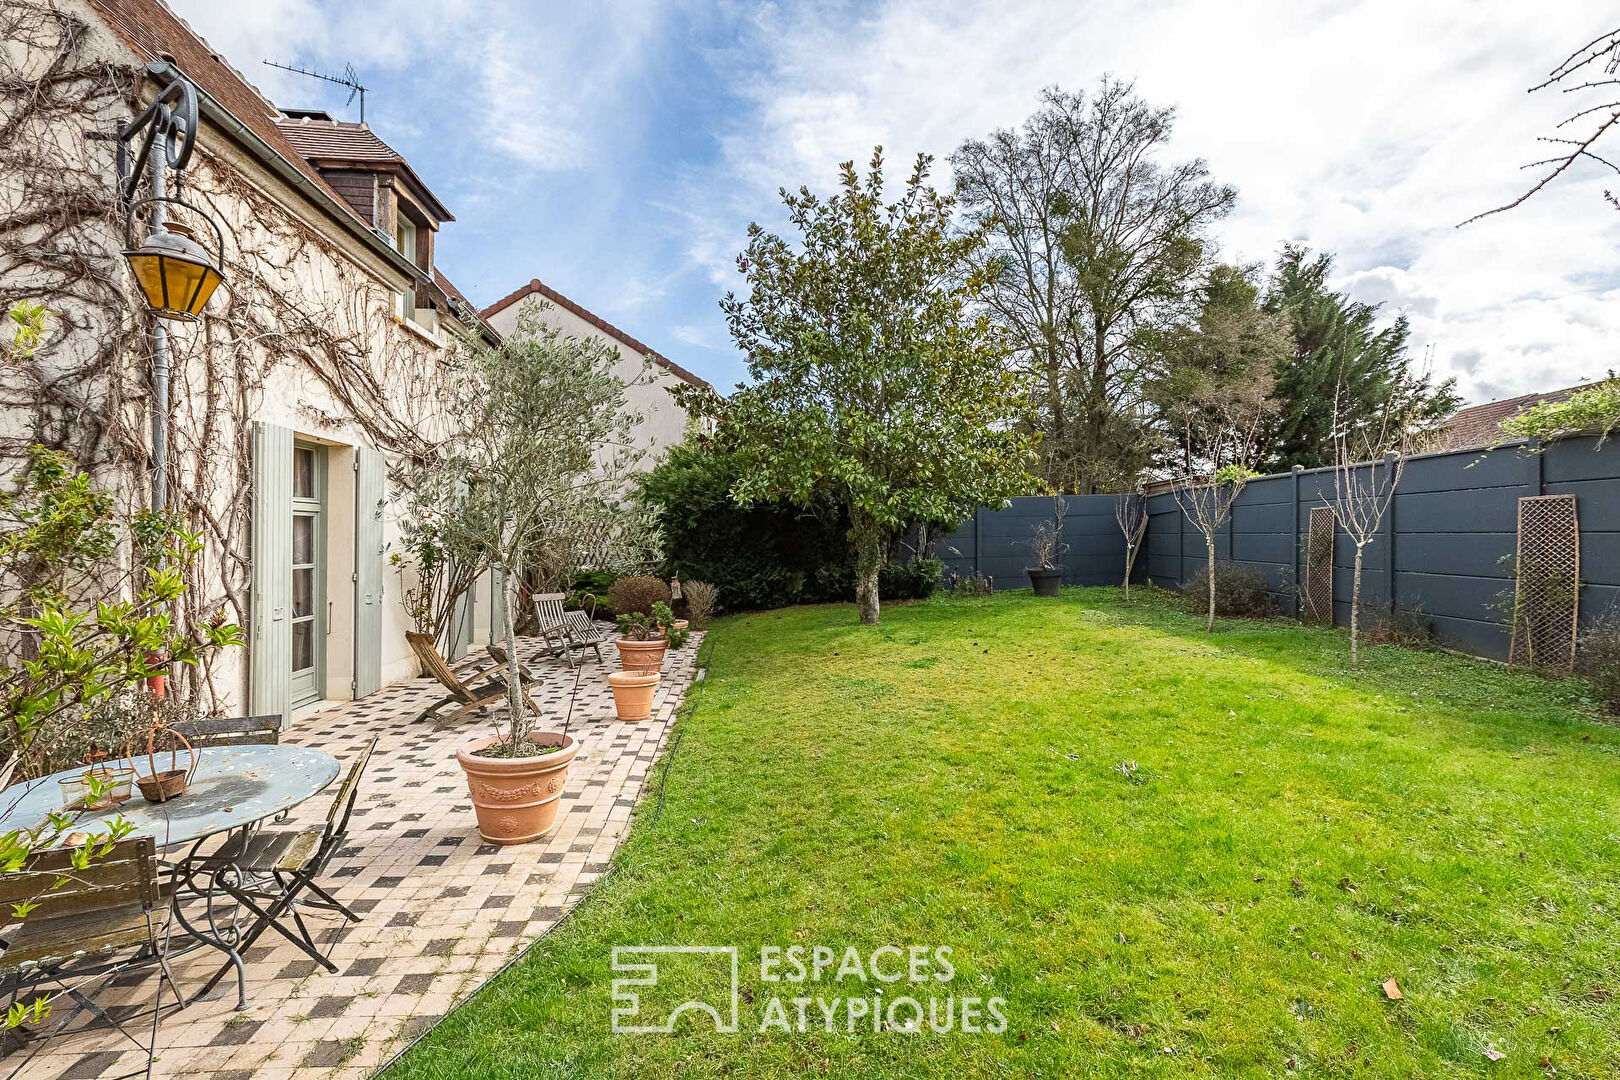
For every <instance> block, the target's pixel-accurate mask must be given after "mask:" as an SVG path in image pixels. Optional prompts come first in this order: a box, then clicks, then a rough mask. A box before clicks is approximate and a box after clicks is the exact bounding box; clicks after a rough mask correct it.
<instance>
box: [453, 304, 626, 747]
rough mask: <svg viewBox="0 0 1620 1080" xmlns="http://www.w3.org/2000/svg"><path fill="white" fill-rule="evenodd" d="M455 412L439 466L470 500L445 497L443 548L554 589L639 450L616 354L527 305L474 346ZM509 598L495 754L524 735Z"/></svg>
mask: <svg viewBox="0 0 1620 1080" xmlns="http://www.w3.org/2000/svg"><path fill="white" fill-rule="evenodd" d="M468 347H469V355H468V358H467V373H466V374H467V377H466V379H465V380H464V382H463V384H462V387H461V391H460V397H461V400H460V402H459V407H458V415H459V416H460V417H461V419H462V420H463V422H464V424H465V428H464V431H463V433H462V434H461V436H460V437H459V438H458V439H457V440H456V441H455V443H453V444H452V445H451V446H450V447H449V448H448V450H447V452H446V454H445V458H444V461H443V464H442V468H443V470H444V471H445V472H446V474H447V476H448V477H449V478H450V479H451V481H452V482H454V481H456V480H457V479H458V478H465V487H466V495H465V497H464V498H462V499H460V500H459V501H452V502H450V503H449V504H448V505H447V506H446V507H445V508H444V509H445V513H444V516H443V519H442V521H441V522H440V524H439V528H438V536H439V540H440V542H441V543H443V544H445V545H446V546H448V547H449V548H450V549H452V550H455V551H458V552H473V551H481V552H483V554H484V558H485V560H486V564H487V565H488V566H490V567H492V568H494V569H495V570H496V571H497V572H498V573H500V574H501V575H502V577H503V579H504V580H505V581H516V580H519V579H521V578H523V577H524V576H525V575H527V576H528V577H529V578H530V579H531V580H533V581H535V583H536V584H538V585H539V586H540V587H542V588H547V589H550V590H554V591H561V590H562V589H563V588H565V587H566V586H567V583H568V582H569V580H570V579H571V578H572V576H573V574H574V572H575V571H576V570H577V569H578V568H579V566H580V565H581V564H582V563H583V562H584V561H585V560H586V559H587V558H588V556H589V554H590V550H589V547H588V546H587V545H588V543H589V542H590V541H592V540H593V539H594V538H596V537H598V536H600V535H601V533H602V532H603V531H604V529H607V528H611V525H612V523H613V522H614V520H615V519H616V518H617V517H618V516H619V515H620V513H621V510H620V507H619V505H618V498H619V496H620V494H621V493H622V492H623V490H624V485H625V483H626V481H627V479H628V475H629V472H630V470H631V468H632V467H633V466H634V464H635V462H636V461H637V460H638V459H639V457H640V451H639V450H637V449H636V448H635V446H634V442H633V437H632V433H633V428H634V425H635V422H636V419H637V417H636V416H635V414H634V413H632V412H631V411H630V410H629V409H628V407H627V405H626V399H625V392H624V389H625V388H624V381H623V380H622V379H620V378H619V377H618V376H617V375H615V374H614V373H613V367H614V365H615V363H617V361H618V354H617V352H616V351H615V350H614V349H613V347H612V346H611V345H609V344H607V343H606V342H605V341H602V340H601V339H599V338H594V337H593V338H587V339H583V340H582V339H579V338H573V337H569V336H567V335H565V334H563V333H562V332H561V331H560V330H557V329H556V328H555V327H552V326H549V325H547V324H546V323H544V322H543V321H541V319H540V318H539V315H538V313H536V312H527V313H525V315H524V316H523V317H522V318H521V319H520V320H519V323H518V326H517V328H516V330H515V331H514V332H513V333H512V334H510V335H508V336H507V337H506V338H504V339H503V340H502V341H501V343H500V344H499V345H495V346H487V345H483V344H477V343H469V346H468ZM514 606H515V605H514V604H512V603H508V604H506V605H505V609H506V625H505V627H504V628H503V629H504V635H503V636H504V638H505V640H506V649H507V656H508V657H509V658H510V661H511V663H510V667H509V669H508V672H507V691H508V704H509V706H510V709H511V715H510V723H509V727H508V729H507V731H506V733H505V734H504V735H503V742H502V749H503V751H504V752H506V753H508V754H510V755H511V756H514V757H520V756H523V755H524V753H525V751H524V750H523V743H524V741H525V736H526V734H527V730H528V728H527V717H526V716H525V706H524V700H525V699H524V695H523V689H522V672H523V667H522V664H521V663H520V662H519V657H518V651H517V648H516V640H515V639H516V629H515V621H514V613H513V608H514Z"/></svg>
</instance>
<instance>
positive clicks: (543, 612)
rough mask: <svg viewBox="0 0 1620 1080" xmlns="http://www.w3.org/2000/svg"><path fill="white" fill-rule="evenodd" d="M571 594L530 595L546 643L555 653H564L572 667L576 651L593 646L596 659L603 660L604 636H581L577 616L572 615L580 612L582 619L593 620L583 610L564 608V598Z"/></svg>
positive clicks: (535, 617) (536, 622)
mask: <svg viewBox="0 0 1620 1080" xmlns="http://www.w3.org/2000/svg"><path fill="white" fill-rule="evenodd" d="M566 599H567V597H566V596H565V595H564V594H563V593H536V594H535V595H533V596H531V597H530V598H529V600H530V603H532V604H533V605H534V620H535V624H536V626H537V627H538V629H537V630H536V631H535V634H536V636H537V637H539V638H540V639H541V640H542V641H544V642H545V644H546V649H547V651H548V652H550V653H551V655H553V656H561V657H562V658H563V659H564V660H566V661H567V662H568V666H569V667H573V666H574V653H576V652H583V651H584V650H586V649H590V650H592V651H594V652H595V653H596V662H597V663H601V662H602V645H601V639H600V638H594V637H593V638H588V639H587V638H581V637H580V636H579V635H578V632H577V630H576V627H575V624H576V620H574V619H572V618H570V616H575V615H577V616H579V620H580V621H584V622H587V623H588V622H589V621H590V620H589V619H587V618H586V617H585V613H584V612H583V611H564V610H563V602H564V601H565V600H566Z"/></svg>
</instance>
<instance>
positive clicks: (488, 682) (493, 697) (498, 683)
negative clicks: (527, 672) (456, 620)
mask: <svg viewBox="0 0 1620 1080" xmlns="http://www.w3.org/2000/svg"><path fill="white" fill-rule="evenodd" d="M405 640H406V641H408V642H410V644H411V650H412V651H413V652H415V653H416V658H417V659H418V660H420V661H421V662H422V669H423V670H424V671H426V672H427V673H428V674H429V675H432V676H433V677H434V678H435V679H438V680H439V685H441V686H443V687H444V688H445V689H446V690H448V691H449V693H448V694H446V695H445V696H444V697H443V698H441V699H440V700H438V701H436V702H434V703H433V704H432V705H430V706H428V707H427V708H426V709H424V710H423V711H422V714H421V715H420V716H418V717H417V719H418V720H426V719H428V718H430V717H432V716H434V714H435V713H437V712H438V711H439V710H440V709H442V708H444V707H445V706H446V705H451V704H459V705H460V706H461V707H460V708H458V709H457V710H456V711H455V712H453V713H451V714H450V715H449V716H446V717H444V718H443V719H442V720H441V721H440V722H441V723H445V724H448V723H450V722H452V721H454V720H456V719H458V718H460V717H461V716H463V715H464V714H466V713H470V712H472V711H473V710H475V709H482V708H485V707H487V706H489V705H492V704H494V703H495V702H498V701H502V700H504V699H505V698H506V680H505V679H503V678H501V677H500V675H499V674H497V673H496V671H495V669H493V668H491V669H489V670H487V671H481V672H478V673H476V674H473V675H458V674H456V672H455V671H453V670H451V667H450V665H449V664H447V663H445V662H444V657H442V656H440V655H439V650H438V648H437V646H435V645H434V643H433V638H432V637H430V636H428V635H427V634H406V635H405ZM480 679H482V680H483V681H482V682H480V681H479V680H480ZM473 683H476V684H477V685H470V684H473ZM523 702H524V705H525V707H527V708H529V709H532V710H533V711H534V713H535V714H536V715H539V713H540V706H538V705H536V704H535V703H534V701H533V699H531V698H530V697H529V695H528V694H527V693H525V694H524V695H523Z"/></svg>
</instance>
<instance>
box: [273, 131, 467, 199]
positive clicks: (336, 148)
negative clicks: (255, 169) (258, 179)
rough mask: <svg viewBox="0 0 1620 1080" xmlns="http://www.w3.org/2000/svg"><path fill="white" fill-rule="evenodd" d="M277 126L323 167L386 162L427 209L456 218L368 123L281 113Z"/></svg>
mask: <svg viewBox="0 0 1620 1080" xmlns="http://www.w3.org/2000/svg"><path fill="white" fill-rule="evenodd" d="M276 127H278V128H280V129H281V133H282V134H283V135H285V136H287V140H288V141H289V142H291V143H292V144H293V145H294V146H295V147H297V148H298V152H299V153H301V154H303V155H304V156H305V157H306V158H308V159H310V160H311V161H312V162H314V163H315V164H316V165H318V166H320V167H321V168H333V167H339V166H344V165H348V166H358V167H361V168H364V167H366V166H383V167H386V169H387V170H388V171H391V172H402V173H404V174H405V176H406V177H407V178H408V179H409V180H410V182H411V184H412V185H413V186H414V187H415V188H416V189H417V190H416V191H415V192H414V193H413V194H415V195H416V196H417V197H418V198H419V199H421V200H423V201H425V202H426V204H427V210H428V212H429V213H431V214H432V215H433V216H434V217H435V218H437V219H438V220H439V221H441V222H445V221H454V220H456V219H455V216H454V215H452V214H451V213H450V211H449V210H447V209H445V206H444V204H443V203H441V202H440V201H439V198H438V196H436V195H434V194H433V192H432V191H430V190H429V189H428V186H427V185H426V184H424V183H423V182H422V178H421V177H420V176H417V175H416V170H415V169H413V168H411V163H410V162H408V161H406V160H405V158H404V157H403V156H402V155H401V154H400V153H399V151H397V150H395V149H394V148H393V147H392V146H389V145H388V144H387V143H385V142H383V141H382V140H381V139H379V138H378V137H377V133H376V132H374V131H372V130H371V128H370V127H368V126H367V125H365V124H351V123H349V122H348V121H346V120H314V119H311V118H309V117H307V116H305V117H298V118H296V119H294V118H293V117H290V116H285V115H283V116H281V117H280V118H279V119H278V120H277V121H276Z"/></svg>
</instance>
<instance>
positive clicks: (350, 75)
mask: <svg viewBox="0 0 1620 1080" xmlns="http://www.w3.org/2000/svg"><path fill="white" fill-rule="evenodd" d="M265 64H266V65H267V66H269V67H273V68H280V69H281V70H282V71H290V72H292V73H293V74H294V75H307V76H309V77H310V78H311V79H320V80H321V81H322V82H329V83H337V84H338V85H339V86H347V87H348V88H349V100H348V101H345V102H344V103H343V105H344V107H345V108H347V107H348V106H349V105H351V104H353V103H354V98H355V95H356V94H358V95H359V96H360V122H361V123H362V124H363V123H365V122H366V88H365V87H364V86H361V85H360V76H359V74H358V73H357V72H356V71H355V70H354V65H353V64H344V65H343V72H342V73H341V74H337V75H334V74H332V73H331V72H327V71H311V70H310V69H309V68H301V67H296V66H294V65H292V64H279V63H277V62H276V61H274V60H266V61H265Z"/></svg>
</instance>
